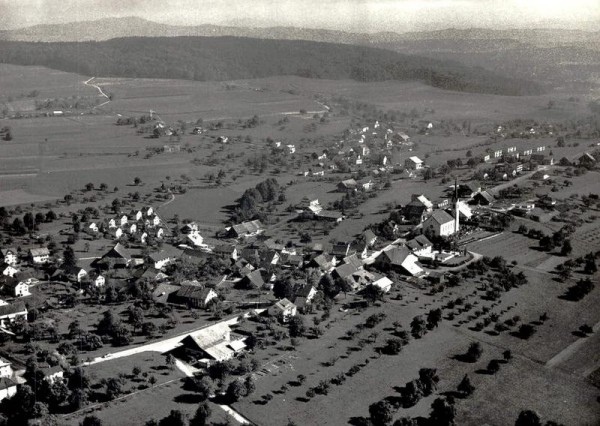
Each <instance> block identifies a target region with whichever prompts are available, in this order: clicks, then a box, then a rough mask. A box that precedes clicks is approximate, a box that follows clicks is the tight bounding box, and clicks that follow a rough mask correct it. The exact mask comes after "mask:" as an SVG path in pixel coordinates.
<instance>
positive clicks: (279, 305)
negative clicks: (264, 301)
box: [267, 299, 298, 323]
mask: <svg viewBox="0 0 600 426" xmlns="http://www.w3.org/2000/svg"><path fill="white" fill-rule="evenodd" d="M267 312H268V314H269V315H271V316H272V317H275V318H277V319H278V320H279V321H281V322H283V323H286V322H288V321H289V320H290V318H291V317H293V316H296V314H297V313H298V307H297V306H296V305H294V304H293V303H292V302H290V301H289V300H288V299H281V300H280V301H278V302H276V303H275V304H274V305H273V306H271V307H270V308H269V309H267Z"/></svg>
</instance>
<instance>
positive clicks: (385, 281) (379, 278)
mask: <svg viewBox="0 0 600 426" xmlns="http://www.w3.org/2000/svg"><path fill="white" fill-rule="evenodd" d="M372 275H373V278H372V282H371V284H372V285H375V286H377V287H379V288H380V289H381V290H383V292H384V293H387V292H388V291H390V290H391V288H392V284H393V283H394V282H393V281H392V280H390V279H389V278H388V277H386V276H385V275H381V274H378V273H373V274H372Z"/></svg>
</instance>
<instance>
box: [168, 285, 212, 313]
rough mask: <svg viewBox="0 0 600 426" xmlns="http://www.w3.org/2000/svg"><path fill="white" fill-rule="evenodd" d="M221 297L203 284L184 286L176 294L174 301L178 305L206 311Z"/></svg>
mask: <svg viewBox="0 0 600 426" xmlns="http://www.w3.org/2000/svg"><path fill="white" fill-rule="evenodd" d="M218 297H219V295H218V294H217V292H216V291H215V290H213V289H212V288H208V287H204V286H203V285H201V284H192V283H190V284H184V285H182V286H181V287H180V288H179V290H177V292H176V293H175V296H174V300H176V301H177V303H182V304H186V305H188V306H191V307H194V308H201V309H206V308H207V307H208V306H209V305H210V304H211V303H214V301H215V300H217V299H218Z"/></svg>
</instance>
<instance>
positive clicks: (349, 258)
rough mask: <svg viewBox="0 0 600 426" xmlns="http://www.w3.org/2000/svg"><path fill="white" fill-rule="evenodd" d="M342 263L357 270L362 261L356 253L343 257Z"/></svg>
mask: <svg viewBox="0 0 600 426" xmlns="http://www.w3.org/2000/svg"><path fill="white" fill-rule="evenodd" d="M344 263H347V264H349V265H352V266H354V267H355V268H356V269H359V268H361V267H362V266H363V262H362V260H360V259H359V258H358V257H357V256H356V253H354V254H351V255H350V256H346V257H344Z"/></svg>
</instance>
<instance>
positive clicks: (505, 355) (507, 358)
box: [502, 349, 512, 362]
mask: <svg viewBox="0 0 600 426" xmlns="http://www.w3.org/2000/svg"><path fill="white" fill-rule="evenodd" d="M502 358H504V361H507V362H508V361H510V360H511V359H512V352H511V351H510V349H507V350H505V351H504V352H502Z"/></svg>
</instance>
